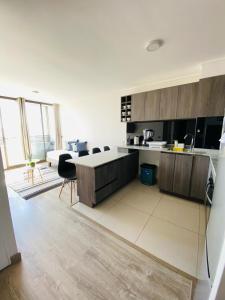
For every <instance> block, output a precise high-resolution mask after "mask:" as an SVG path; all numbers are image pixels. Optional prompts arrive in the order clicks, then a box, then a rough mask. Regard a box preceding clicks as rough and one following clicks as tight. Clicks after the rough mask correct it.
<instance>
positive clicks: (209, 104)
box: [196, 75, 225, 117]
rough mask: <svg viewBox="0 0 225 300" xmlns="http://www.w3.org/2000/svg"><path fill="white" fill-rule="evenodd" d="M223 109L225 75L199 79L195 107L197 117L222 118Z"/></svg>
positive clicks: (224, 105) (224, 103) (224, 104)
mask: <svg viewBox="0 0 225 300" xmlns="http://www.w3.org/2000/svg"><path fill="white" fill-rule="evenodd" d="M224 108H225V75H222V76H215V77H210V78H204V79H201V80H200V82H199V94H198V101H197V105H196V113H197V116H198V117H213V116H223V115H224Z"/></svg>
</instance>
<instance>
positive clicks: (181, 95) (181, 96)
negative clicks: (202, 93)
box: [176, 82, 199, 119]
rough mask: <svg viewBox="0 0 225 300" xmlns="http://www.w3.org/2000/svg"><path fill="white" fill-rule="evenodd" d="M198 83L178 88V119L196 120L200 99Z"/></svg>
mask: <svg viewBox="0 0 225 300" xmlns="http://www.w3.org/2000/svg"><path fill="white" fill-rule="evenodd" d="M198 86H199V83H198V82H194V83H189V84H184V85H180V86H179V87H178V101H177V116H176V117H177V119H185V118H195V117H196V108H195V105H196V103H197V99H198Z"/></svg>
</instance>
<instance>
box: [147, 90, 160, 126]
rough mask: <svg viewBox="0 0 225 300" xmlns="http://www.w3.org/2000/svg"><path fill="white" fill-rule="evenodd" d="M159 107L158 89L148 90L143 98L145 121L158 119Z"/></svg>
mask: <svg viewBox="0 0 225 300" xmlns="http://www.w3.org/2000/svg"><path fill="white" fill-rule="evenodd" d="M159 109H160V90H155V91H150V92H147V93H146V98H145V115H144V120H145V121H152V120H159V119H160V116H159Z"/></svg>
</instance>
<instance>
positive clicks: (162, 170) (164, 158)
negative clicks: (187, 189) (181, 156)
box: [159, 153, 176, 193]
mask: <svg viewBox="0 0 225 300" xmlns="http://www.w3.org/2000/svg"><path fill="white" fill-rule="evenodd" d="M175 157H176V156H175V155H174V154H173V153H161V155H160V166H159V189H160V190H162V191H166V192H171V193H172V192H173V174H174V166H175Z"/></svg>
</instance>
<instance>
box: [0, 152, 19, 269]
mask: <svg viewBox="0 0 225 300" xmlns="http://www.w3.org/2000/svg"><path fill="white" fill-rule="evenodd" d="M16 253H17V247H16V240H15V237H14V231H13V225H12V219H11V214H10V209H9V201H8V195H7V191H6V186H5V177H4V171H3V163H2V155H1V151H0V270H1V269H3V268H5V267H6V266H8V265H10V264H11V260H10V257H11V256H13V255H14V254H16Z"/></svg>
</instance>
